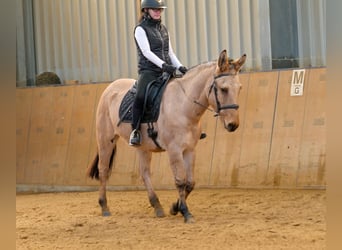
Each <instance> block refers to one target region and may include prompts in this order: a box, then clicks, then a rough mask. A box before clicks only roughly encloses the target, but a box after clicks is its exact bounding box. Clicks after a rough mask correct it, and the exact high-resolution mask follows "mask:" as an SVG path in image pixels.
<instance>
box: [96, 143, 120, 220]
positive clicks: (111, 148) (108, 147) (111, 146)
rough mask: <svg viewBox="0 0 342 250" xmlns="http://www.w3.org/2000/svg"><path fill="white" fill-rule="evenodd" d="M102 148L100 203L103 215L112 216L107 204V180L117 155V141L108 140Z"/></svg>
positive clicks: (100, 154) (100, 157)
mask: <svg viewBox="0 0 342 250" xmlns="http://www.w3.org/2000/svg"><path fill="white" fill-rule="evenodd" d="M101 147H102V150H99V163H98V168H99V180H100V188H99V204H100V206H101V210H102V216H110V215H111V213H110V211H109V208H108V205H107V195H106V186H107V181H108V178H109V176H110V172H111V167H112V163H113V160H114V156H115V151H116V144H115V141H114V140H112V141H108V142H106V143H103V144H102V146H101Z"/></svg>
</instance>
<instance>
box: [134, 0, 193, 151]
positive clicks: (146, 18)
mask: <svg viewBox="0 0 342 250" xmlns="http://www.w3.org/2000/svg"><path fill="white" fill-rule="evenodd" d="M165 8H166V6H165V4H164V1H163V0H142V1H141V12H142V15H141V18H140V21H139V24H138V25H137V26H136V27H135V30H134V37H135V42H136V46H137V50H138V73H139V79H138V84H137V93H136V97H135V100H134V103H133V110H132V112H133V118H132V129H133V131H132V133H131V136H130V139H129V145H136V146H138V145H140V144H141V134H140V119H141V116H142V112H143V104H144V99H145V90H146V87H147V84H148V83H149V82H151V81H153V80H155V79H157V78H158V77H160V76H161V75H162V73H163V72H167V73H169V74H171V75H173V74H174V72H175V71H176V70H177V69H178V70H179V71H180V72H182V73H183V74H185V73H186V72H187V68H186V67H184V66H183V65H182V64H181V63H180V61H179V60H178V58H177V56H176V55H175V53H174V52H173V50H172V47H171V41H170V38H169V33H168V31H167V29H166V27H165V25H163V24H162V23H161V13H162V11H163V10H164V9H165Z"/></svg>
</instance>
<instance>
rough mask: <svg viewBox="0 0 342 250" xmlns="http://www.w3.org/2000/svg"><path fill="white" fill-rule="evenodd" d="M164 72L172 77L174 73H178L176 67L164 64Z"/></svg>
mask: <svg viewBox="0 0 342 250" xmlns="http://www.w3.org/2000/svg"><path fill="white" fill-rule="evenodd" d="M162 67H163V70H164V71H165V72H167V73H169V74H170V75H173V73H174V72H175V71H176V69H177V68H176V67H175V66H173V65H170V64H167V63H163V65H162Z"/></svg>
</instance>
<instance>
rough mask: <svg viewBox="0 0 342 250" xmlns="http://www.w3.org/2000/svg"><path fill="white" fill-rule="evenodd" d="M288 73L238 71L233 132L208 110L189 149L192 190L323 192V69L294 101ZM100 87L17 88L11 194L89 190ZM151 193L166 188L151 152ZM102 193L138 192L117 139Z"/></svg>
mask: <svg viewBox="0 0 342 250" xmlns="http://www.w3.org/2000/svg"><path fill="white" fill-rule="evenodd" d="M292 74H293V71H292V70H280V71H270V72H254V73H243V74H241V76H240V80H241V82H242V84H243V89H242V91H241V95H240V101H239V103H240V127H239V129H238V130H237V131H235V132H234V133H227V132H226V131H225V130H224V129H223V126H222V124H221V123H220V122H219V121H218V119H217V118H215V117H213V114H212V113H211V112H209V111H208V112H206V113H205V115H204V116H203V118H202V128H203V131H205V132H206V133H207V138H206V139H204V140H201V141H200V142H199V143H198V146H197V157H196V166H195V177H196V186H197V187H241V188H242V187H244V188H325V187H326V176H325V174H326V168H325V166H326V164H325V155H326V112H325V101H326V92H325V88H326V79H325V75H326V68H312V69H306V71H305V78H304V89H303V95H302V96H291V95H290V88H291V80H292ZM107 85H108V83H98V84H76V85H64V86H58V87H57V86H55V87H35V88H17V90H16V109H17V113H16V117H17V119H16V135H17V146H16V150H17V159H16V175H17V191H59V190H62V191H63V190H89V189H96V188H97V186H98V182H97V181H94V180H90V179H89V178H87V177H86V176H85V171H86V168H87V165H88V164H89V162H90V161H91V160H92V158H93V156H94V154H95V152H96V141H95V129H94V128H95V126H94V125H95V111H96V106H97V103H98V99H99V97H100V95H101V93H102V92H103V90H104V89H105V88H106V86H107ZM152 178H153V183H154V185H155V187H156V188H159V189H163V188H173V187H174V182H173V177H172V173H171V169H170V167H169V162H168V157H167V155H166V153H158V154H154V155H153V158H152ZM108 185H109V189H142V188H143V183H142V181H141V179H140V176H139V169H138V161H137V157H136V154H135V150H134V148H131V147H129V146H128V145H127V144H126V143H125V142H124V141H122V140H119V143H118V151H117V155H116V160H115V168H114V170H113V172H112V175H111V177H110V179H109V183H108Z"/></svg>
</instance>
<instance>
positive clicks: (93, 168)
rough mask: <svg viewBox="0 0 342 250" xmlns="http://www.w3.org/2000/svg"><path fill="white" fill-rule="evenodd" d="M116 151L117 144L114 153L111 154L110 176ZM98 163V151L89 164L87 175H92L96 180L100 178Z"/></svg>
mask: <svg viewBox="0 0 342 250" xmlns="http://www.w3.org/2000/svg"><path fill="white" fill-rule="evenodd" d="M115 153H116V146H114V148H113V151H112V154H111V156H110V160H109V172H108V173H109V174H108V177H109V175H110V173H111V170H112V166H113V161H114V157H115ZM98 164H99V153H98V152H97V153H96V156H95V158H94V160H93V161H92V163H91V164H90V165H89V167H88V170H87V176H88V177H90V178H91V179H94V178H95V179H96V180H99V179H100V178H99V166H98Z"/></svg>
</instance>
